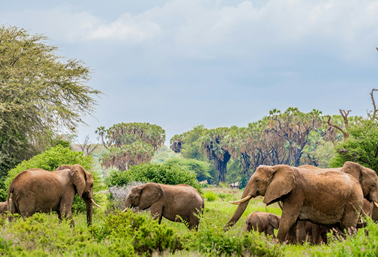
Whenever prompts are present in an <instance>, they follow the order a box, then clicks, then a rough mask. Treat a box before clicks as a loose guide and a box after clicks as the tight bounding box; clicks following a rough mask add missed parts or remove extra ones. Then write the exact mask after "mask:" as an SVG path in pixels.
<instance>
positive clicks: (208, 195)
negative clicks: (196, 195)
mask: <svg viewBox="0 0 378 257" xmlns="http://www.w3.org/2000/svg"><path fill="white" fill-rule="evenodd" d="M202 197H203V198H205V199H206V200H207V201H209V202H213V201H214V200H215V199H217V195H216V194H215V193H214V192H212V191H207V192H205V193H204V194H202Z"/></svg>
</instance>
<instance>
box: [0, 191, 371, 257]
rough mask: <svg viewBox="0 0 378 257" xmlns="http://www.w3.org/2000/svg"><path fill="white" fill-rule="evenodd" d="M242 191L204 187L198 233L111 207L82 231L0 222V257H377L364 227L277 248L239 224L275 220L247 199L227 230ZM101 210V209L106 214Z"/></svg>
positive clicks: (79, 224) (80, 216)
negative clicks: (259, 215) (254, 215)
mask: <svg viewBox="0 0 378 257" xmlns="http://www.w3.org/2000/svg"><path fill="white" fill-rule="evenodd" d="M241 193H242V192H241V191H240V190H237V189H228V188H204V189H203V196H204V197H205V198H206V201H205V211H204V215H203V218H202V220H201V223H200V228H199V230H198V232H196V231H189V230H188V229H187V228H186V227H185V225H184V224H181V223H174V222H170V221H168V220H166V219H163V221H162V224H161V225H158V224H157V222H155V221H152V220H151V218H150V216H149V214H148V213H142V214H140V213H132V212H131V211H128V212H126V213H120V212H119V211H117V210H112V208H111V202H109V205H108V206H107V208H104V209H103V210H98V209H95V213H94V215H93V225H92V226H91V227H89V228H88V227H87V225H86V216H85V213H77V214H75V215H74V219H75V223H76V226H75V227H74V228H71V227H70V225H69V222H68V221H64V222H62V223H60V224H59V223H58V218H57V215H56V214H55V213H52V214H35V215H34V216H33V217H31V218H28V219H25V220H24V219H22V218H19V217H18V218H14V220H13V221H12V222H9V221H8V220H6V219H0V225H1V228H0V254H1V255H6V256H51V255H54V256H137V255H138V256H151V255H153V256H215V255H221V256H240V255H243V256H377V254H378V249H377V247H376V246H377V245H378V242H377V241H378V229H377V226H376V225H375V224H373V223H371V222H369V225H368V229H369V230H370V232H369V235H368V236H367V235H366V233H365V231H364V230H360V231H359V232H358V233H357V235H355V236H353V237H350V238H347V239H346V240H341V241H337V240H334V239H330V241H331V242H330V243H329V245H321V246H310V245H308V244H305V245H285V244H283V245H280V244H274V243H272V239H271V238H266V237H264V236H263V235H258V234H257V233H256V232H253V233H248V232H245V231H244V222H245V219H246V218H247V216H248V215H249V214H250V213H251V212H253V211H263V212H271V213H274V214H277V215H280V214H281V210H280V208H279V207H278V206H277V205H272V206H265V205H264V204H263V203H262V199H261V198H259V199H252V200H251V201H250V203H249V205H248V208H247V210H246V211H245V212H244V214H243V216H242V218H241V219H240V220H239V222H238V223H237V224H236V225H235V226H234V227H233V228H232V229H230V230H229V231H227V232H223V226H224V225H225V224H226V222H227V221H228V220H229V218H230V217H231V216H232V215H233V213H234V211H235V209H236V208H237V206H235V205H231V204H229V203H228V202H229V201H233V200H237V199H240V197H241ZM105 209H106V210H105Z"/></svg>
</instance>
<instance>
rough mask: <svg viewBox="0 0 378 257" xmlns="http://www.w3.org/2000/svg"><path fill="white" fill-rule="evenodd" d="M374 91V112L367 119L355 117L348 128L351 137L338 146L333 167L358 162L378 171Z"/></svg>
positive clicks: (377, 111)
mask: <svg viewBox="0 0 378 257" xmlns="http://www.w3.org/2000/svg"><path fill="white" fill-rule="evenodd" d="M374 91H378V90H377V89H372V90H371V92H370V96H371V100H372V105H373V110H372V111H370V112H368V113H367V117H366V118H362V117H355V118H354V120H353V123H352V124H349V126H348V130H347V131H348V133H349V135H350V136H349V137H348V138H347V139H346V140H345V141H344V142H342V143H339V144H337V145H336V156H335V157H334V158H333V159H332V161H331V166H332V167H341V166H343V164H344V162H346V161H353V162H357V163H359V164H361V165H363V166H366V167H369V168H372V169H373V170H375V171H378V148H377V145H378V117H377V113H378V110H377V107H376V104H375V100H374V95H373V93H374Z"/></svg>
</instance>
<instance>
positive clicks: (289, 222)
mask: <svg viewBox="0 0 378 257" xmlns="http://www.w3.org/2000/svg"><path fill="white" fill-rule="evenodd" d="M290 200H291V199H290ZM290 200H289V199H288V200H287V201H284V204H283V211H282V216H281V221H280V226H279V229H278V233H277V239H278V240H279V241H280V242H283V241H284V240H285V237H286V234H287V233H289V230H290V229H291V227H293V225H294V228H293V230H291V233H290V234H292V237H294V238H295V236H294V235H295V234H296V222H297V219H298V216H299V213H300V211H301V207H302V202H299V203H298V202H295V199H292V201H290ZM294 229H295V230H294Z"/></svg>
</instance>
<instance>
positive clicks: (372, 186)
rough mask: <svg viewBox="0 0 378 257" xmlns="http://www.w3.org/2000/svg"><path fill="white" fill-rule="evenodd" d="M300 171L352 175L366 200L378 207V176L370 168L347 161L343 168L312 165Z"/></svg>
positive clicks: (303, 167)
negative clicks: (333, 172) (335, 172)
mask: <svg viewBox="0 0 378 257" xmlns="http://www.w3.org/2000/svg"><path fill="white" fill-rule="evenodd" d="M299 168H300V169H306V170H308V171H312V172H316V173H322V172H326V171H339V172H344V173H347V174H350V175H352V176H353V177H355V178H356V179H357V181H358V182H359V183H360V185H361V188H362V191H363V193H364V198H365V199H367V200H368V201H369V202H373V203H374V205H375V207H378V203H377V202H378V176H377V173H376V172H375V171H374V170H372V169H369V168H366V167H364V166H362V165H360V164H358V163H356V162H350V161H347V162H345V163H344V165H343V167H341V168H325V169H321V168H318V167H315V166H312V165H303V166H299Z"/></svg>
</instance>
